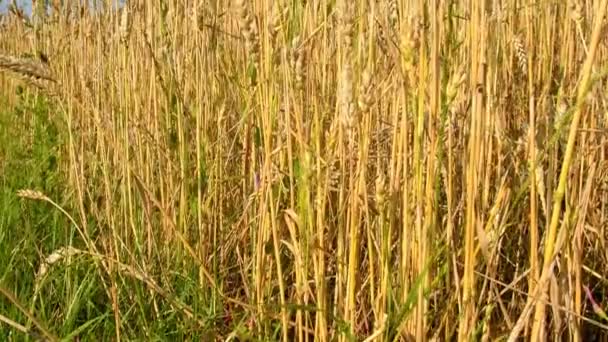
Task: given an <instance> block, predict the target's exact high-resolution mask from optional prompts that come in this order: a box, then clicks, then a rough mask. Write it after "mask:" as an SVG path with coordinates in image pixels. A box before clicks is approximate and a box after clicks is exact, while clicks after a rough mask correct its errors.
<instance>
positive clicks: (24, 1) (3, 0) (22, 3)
mask: <svg viewBox="0 0 608 342" xmlns="http://www.w3.org/2000/svg"><path fill="white" fill-rule="evenodd" d="M16 2H17V6H19V7H23V9H24V10H25V12H26V13H30V12H31V10H32V2H31V1H30V0H17V1H16ZM10 3H11V0H0V13H6V10H7V9H8V4H10Z"/></svg>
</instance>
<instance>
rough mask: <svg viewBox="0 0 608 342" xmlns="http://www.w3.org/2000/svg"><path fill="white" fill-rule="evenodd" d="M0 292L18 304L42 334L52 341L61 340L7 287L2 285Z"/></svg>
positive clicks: (14, 303)
mask: <svg viewBox="0 0 608 342" xmlns="http://www.w3.org/2000/svg"><path fill="white" fill-rule="evenodd" d="M0 294H1V295H3V296H4V297H6V299H8V300H9V301H10V302H11V303H13V305H14V306H16V307H17V309H19V311H21V312H22V313H23V314H24V315H25V317H27V318H28V319H29V320H30V321H31V322H32V323H33V324H34V325H35V326H36V328H38V330H40V332H41V333H42V335H44V337H45V338H46V339H47V340H48V341H50V342H54V341H59V339H58V338H57V337H55V336H54V335H53V334H52V333H51V332H50V331H49V330H48V329H47V328H46V326H45V325H44V324H42V322H40V321H39V320H38V319H36V317H34V315H33V314H32V313H31V312H29V311H28V310H27V309H26V308H25V306H23V305H22V304H21V303H20V302H19V300H18V299H17V297H15V296H14V295H13V293H12V292H11V291H9V290H8V289H7V288H5V287H4V286H2V285H0ZM30 333H31V332H30Z"/></svg>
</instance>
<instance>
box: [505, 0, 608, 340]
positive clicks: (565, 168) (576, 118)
mask: <svg viewBox="0 0 608 342" xmlns="http://www.w3.org/2000/svg"><path fill="white" fill-rule="evenodd" d="M607 6H608V0H603V1H602V2H601V5H600V7H599V8H598V11H597V16H596V18H595V26H594V28H593V34H592V36H591V47H590V50H589V54H588V55H587V59H586V60H585V64H584V66H583V69H582V71H581V75H582V79H581V82H580V84H579V88H578V96H577V100H576V105H575V109H574V115H573V118H572V123H571V125H570V132H569V135H568V144H567V146H566V152H565V154H564V161H563V163H562V168H561V172H560V175H559V183H558V185H557V189H556V191H555V195H554V198H553V210H552V211H551V212H552V216H551V221H550V224H549V229H548V233H547V235H546V239H545V252H544V256H543V269H542V273H541V277H540V281H539V284H538V289H539V291H536V292H539V294H540V295H541V296H542V297H543V298H544V297H546V295H547V286H548V283H546V281H547V280H549V279H550V275H551V274H552V273H553V267H552V266H553V263H552V261H553V257H554V255H555V253H556V249H555V247H556V246H555V239H556V236H557V234H558V231H557V228H558V225H559V219H560V216H561V210H562V201H563V198H564V195H565V192H566V185H567V183H568V174H569V171H570V165H571V163H572V156H573V154H574V147H575V143H576V136H577V133H578V126H579V123H580V121H581V117H582V109H583V106H584V105H585V100H586V96H587V92H588V91H589V86H590V82H589V81H590V79H591V71H592V66H593V62H594V60H595V55H596V52H597V48H598V45H599V42H600V38H601V35H600V33H601V31H602V26H603V25H604V16H605V14H606V7H607ZM564 227H565V226H564ZM562 229H565V228H562ZM543 280H544V281H543ZM533 304H535V305H536V310H535V314H534V320H533V325H532V334H531V336H530V337H531V340H532V341H538V339H539V336H540V332H541V330H542V325H543V323H544V320H545V303H544V302H542V301H537V299H536V298H535V296H531V297H530V299H529V301H528V303H527V304H526V308H525V309H524V311H523V313H522V315H521V316H520V319H519V320H526V319H527V318H526V317H525V315H526V314H528V313H529V310H528V307H530V306H531V305H533ZM518 327H521V325H518ZM519 333H520V331H517V330H516V329H514V330H513V331H512V332H511V336H510V337H509V341H514V340H515V338H517V337H518V336H519Z"/></svg>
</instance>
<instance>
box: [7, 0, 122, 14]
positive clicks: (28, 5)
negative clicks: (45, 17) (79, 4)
mask: <svg viewBox="0 0 608 342" xmlns="http://www.w3.org/2000/svg"><path fill="white" fill-rule="evenodd" d="M41 1H42V0H41ZM71 1H76V0H71ZM91 2H92V1H91ZM125 2H126V0H116V1H115V2H114V3H119V4H120V5H122V4H124V3H125ZM10 3H11V0H0V13H6V11H7V9H8V5H9V4H10ZM16 3H17V6H18V7H20V8H23V9H24V11H25V13H26V14H30V13H31V12H32V1H31V0H16Z"/></svg>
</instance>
